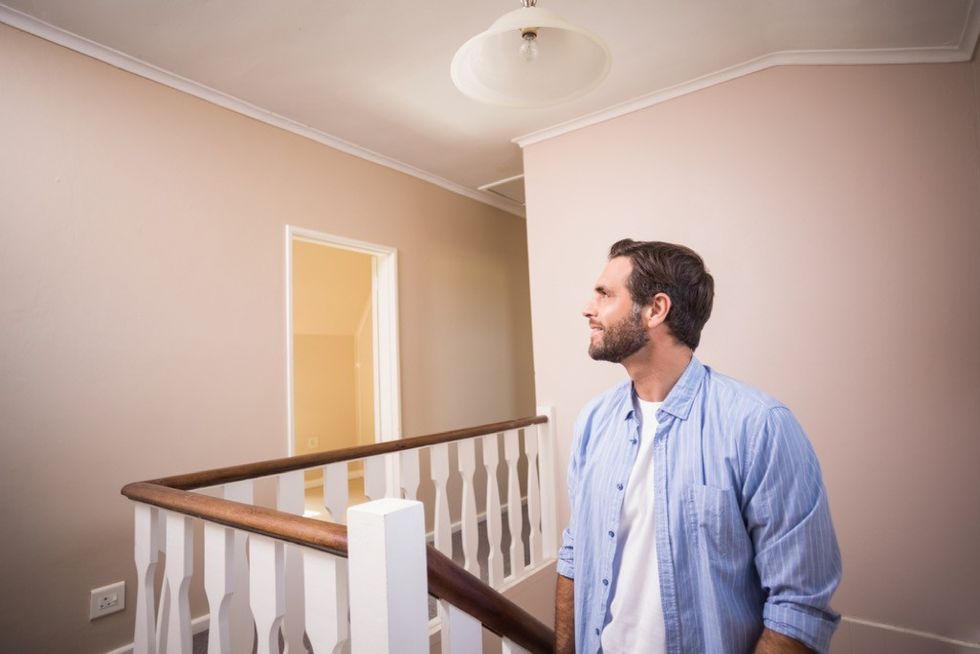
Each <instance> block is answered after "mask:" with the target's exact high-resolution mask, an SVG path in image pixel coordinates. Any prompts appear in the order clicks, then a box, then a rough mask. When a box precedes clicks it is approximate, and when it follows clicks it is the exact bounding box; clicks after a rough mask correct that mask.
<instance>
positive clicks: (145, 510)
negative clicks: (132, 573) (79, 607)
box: [133, 504, 160, 654]
mask: <svg viewBox="0 0 980 654" xmlns="http://www.w3.org/2000/svg"><path fill="white" fill-rule="evenodd" d="M135 526H136V533H135V536H136V552H135V554H136V557H135V558H136V630H135V634H134V638H133V654H156V643H157V635H156V607H155V606H154V601H153V579H154V576H155V572H156V569H157V562H158V561H159V556H160V522H159V520H158V519H157V509H156V508H154V507H152V506H149V505H146V504H137V505H136V524H135Z"/></svg>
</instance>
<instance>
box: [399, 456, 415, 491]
mask: <svg viewBox="0 0 980 654" xmlns="http://www.w3.org/2000/svg"><path fill="white" fill-rule="evenodd" d="M399 461H400V464H401V474H400V475H399V476H400V477H401V485H402V490H403V491H405V499H407V500H414V499H416V498H417V496H418V492H419V451H418V450H417V449H413V450H403V451H402V452H399Z"/></svg>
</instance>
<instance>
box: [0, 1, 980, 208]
mask: <svg viewBox="0 0 980 654" xmlns="http://www.w3.org/2000/svg"><path fill="white" fill-rule="evenodd" d="M975 2H978V3H980V0H622V1H620V2H597V1H595V0H592V1H589V0H539V6H542V7H545V8H548V9H552V10H554V11H557V12H558V13H560V14H561V15H562V16H563V17H564V18H566V19H567V20H569V21H570V22H572V23H575V24H578V25H580V26H582V27H585V28H587V29H589V30H591V31H593V32H595V33H596V34H598V35H599V36H600V37H602V38H603V39H604V40H605V41H606V42H607V44H608V45H609V49H610V50H611V52H612V57H613V64H612V70H611V72H610V74H609V77H608V78H607V79H606V80H605V81H604V82H603V83H602V84H601V85H600V86H599V87H598V88H597V89H596V90H594V91H592V92H590V93H589V94H587V95H585V96H584V97H581V98H579V99H576V100H574V101H572V102H569V103H567V104H563V105H559V106H554V107H549V108H544V109H512V108H500V107H493V106H485V105H481V104H479V103H477V102H475V101H472V100H469V99H468V98H466V97H464V96H463V95H462V94H460V93H459V92H458V91H457V90H456V89H455V87H454V86H453V85H452V82H451V81H450V78H449V62H450V60H451V59H452V56H453V53H454V52H455V51H456V49H457V48H458V47H459V46H460V45H461V44H462V43H463V42H465V41H466V40H467V39H468V38H470V37H471V36H473V35H474V34H476V33H478V32H480V31H482V30H484V29H486V28H487V27H488V26H489V25H490V23H491V22H492V21H493V20H494V19H496V18H497V17H499V16H500V15H502V14H503V13H505V12H507V11H509V10H511V9H514V8H516V7H518V6H519V5H520V3H519V2H518V0H453V1H449V2H433V1H432V0H359V1H357V2H355V1H353V0H288V1H285V2H273V1H272V0H155V1H152V0H0V21H2V22H5V23H8V24H10V25H13V26H14V27H18V28H20V29H24V30H26V31H29V32H32V33H35V34H38V35H39V36H42V37H44V38H48V39H50V40H52V41H55V42H58V43H61V44H62V45H67V46H68V47H72V48H74V49H76V50H79V51H81V52H85V53H86V54H89V55H92V56H95V57H97V58H100V59H102V60H104V61H108V62H109V63H112V64H113V65H116V66H119V67H121V68H124V69H127V70H131V71H133V72H135V73H137V74H141V75H144V76H146V77H149V78H151V79H156V80H158V81H161V82H163V83H166V84H170V85H171V86H174V87H176V88H179V89H181V90H184V91H187V92H190V93H193V94H195V95H198V96H200V97H204V98H206V99H208V100H211V101H213V102H216V103H218V104H221V105H223V106H226V107H229V108H232V109H235V110H237V111H241V112H242V113H246V114H248V115H251V116H254V117H256V118H259V119H261V120H266V121H268V122H271V123H273V124H277V125H280V126H282V127H285V128H286V129H290V130H292V131H295V132H299V133H301V134H305V135H307V136H310V137H311V138H314V139H317V140H319V141H322V142H325V143H328V144H330V145H333V146H335V147H340V148H341V149H344V150H346V151H348V152H352V153H355V154H359V155H361V156H365V157H366V158H369V159H372V160H374V161H378V162H379V163H383V164H385V165H389V166H392V167H394V168H397V169H400V170H404V171H406V172H408V173H410V174H414V175H417V176H419V177H422V178H425V179H429V180H430V181H434V182H436V183H438V184H440V185H442V186H445V187H447V188H450V189H452V190H454V191H457V192H460V193H463V194H466V195H470V196H471V197H477V198H478V199H482V200H483V201H486V202H488V203H490V204H495V205H497V206H500V207H502V208H505V209H508V210H510V211H512V212H514V213H520V208H519V206H517V205H516V204H513V203H509V202H507V200H506V199H503V198H502V197H501V195H507V196H510V197H515V196H516V197H520V198H522V197H523V195H522V189H521V184H520V183H516V184H515V182H513V181H511V182H508V183H506V184H503V185H501V186H500V187H498V188H496V190H497V193H494V192H493V189H491V190H479V189H480V188H481V187H484V188H485V187H486V186H487V185H489V184H493V183H494V182H497V181H498V180H506V179H508V178H511V177H514V176H515V175H519V174H520V173H521V171H522V167H521V153H520V148H519V146H518V145H516V144H515V143H514V142H513V140H514V139H517V138H518V137H522V136H527V135H530V136H529V138H528V139H526V140H525V141H523V142H525V143H526V142H533V140H535V139H536V138H542V137H546V136H549V135H553V134H555V133H560V132H561V131H566V130H567V129H571V128H575V127H577V126H580V125H583V124H588V123H590V122H596V121H598V120H602V119H605V118H607V117H609V116H612V115H618V114H621V113H624V112H627V111H631V110H635V109H637V108H640V107H643V106H648V105H649V104H652V103H654V102H657V101H661V100H663V99H667V98H669V97H674V96H676V95H679V94H681V93H684V92H688V91H690V90H694V89H697V88H703V87H704V86H707V85H710V84H713V83H718V82H720V81H725V80H727V79H731V78H733V77H737V76H739V75H743V74H746V73H749V72H753V71H755V70H760V69H762V68H767V67H769V66H772V65H779V64H786V63H812V64H826V63H842V64H849V63H875V62H882V63H892V62H893V63H905V62H930V61H935V62H938V61H964V60H969V59H970V57H971V55H972V53H973V49H974V46H975V44H976V40H977V33H978V31H980V7H977V6H975ZM556 126H557V127H556Z"/></svg>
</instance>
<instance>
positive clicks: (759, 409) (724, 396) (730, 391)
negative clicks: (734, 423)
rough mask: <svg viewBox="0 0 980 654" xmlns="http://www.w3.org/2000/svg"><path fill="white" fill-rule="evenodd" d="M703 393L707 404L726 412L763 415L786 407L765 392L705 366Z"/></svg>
mask: <svg viewBox="0 0 980 654" xmlns="http://www.w3.org/2000/svg"><path fill="white" fill-rule="evenodd" d="M705 371H706V375H705V384H704V392H705V397H706V400H707V401H708V402H709V403H714V404H717V405H718V406H719V407H720V408H723V409H725V410H726V411H727V412H733V411H734V412H737V413H745V414H754V415H765V414H768V413H770V412H771V411H772V410H773V409H785V408H786V405H785V404H783V403H782V402H780V401H779V400H777V399H776V398H775V397H773V396H772V395H770V394H769V393H766V392H765V391H763V390H761V389H759V388H756V387H755V386H752V385H751V384H747V383H745V382H743V381H741V380H739V379H735V378H734V377H730V376H728V375H724V374H722V373H720V372H718V371H717V370H714V369H713V368H711V367H709V366H705Z"/></svg>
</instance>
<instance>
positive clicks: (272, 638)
mask: <svg viewBox="0 0 980 654" xmlns="http://www.w3.org/2000/svg"><path fill="white" fill-rule="evenodd" d="M248 557H249V564H248V565H249V577H250V579H249V581H250V584H249V599H250V600H251V604H252V615H253V616H255V630H256V632H257V634H258V636H257V637H258V642H257V648H256V654H273V652H275V653H276V654H278V652H279V625H280V624H281V623H282V617H283V612H284V610H285V606H284V604H285V602H284V601H283V598H284V595H285V593H284V592H283V591H284V588H283V581H284V575H283V568H284V562H283V559H284V557H283V542H282V541H280V540H275V539H272V538H269V537H267V536H260V535H258V534H252V536H251V538H249V543H248Z"/></svg>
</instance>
